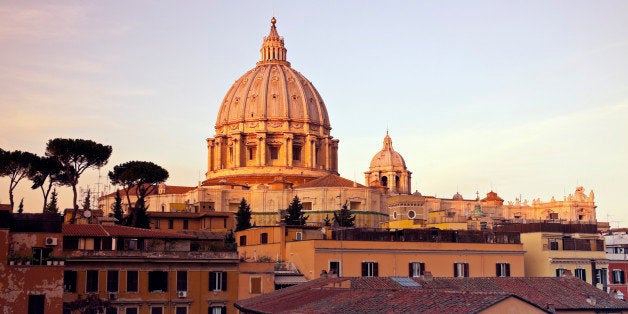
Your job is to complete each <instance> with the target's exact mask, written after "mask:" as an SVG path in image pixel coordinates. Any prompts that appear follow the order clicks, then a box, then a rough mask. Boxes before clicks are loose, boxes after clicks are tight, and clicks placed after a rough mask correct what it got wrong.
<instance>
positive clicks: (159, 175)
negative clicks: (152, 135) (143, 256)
mask: <svg viewBox="0 0 628 314" xmlns="http://www.w3.org/2000/svg"><path fill="white" fill-rule="evenodd" d="M108 176H109V180H111V183H112V184H113V185H120V186H122V187H123V188H124V190H125V191H126V197H127V202H128V205H129V213H128V215H127V218H126V222H125V225H129V226H134V227H139V228H150V221H149V218H148V216H147V215H146V210H147V207H146V205H145V204H146V202H145V198H146V196H148V195H150V194H151V193H153V192H155V191H157V184H159V183H162V182H164V181H166V179H168V176H169V175H168V171H167V170H166V169H164V168H162V167H160V166H158V165H156V164H154V163H152V162H150V161H128V162H125V163H123V164H119V165H116V166H114V167H113V170H111V171H109V174H108ZM132 189H134V190H135V196H136V197H137V201H136V202H135V205H134V206H133V205H132V204H131V196H130V195H131V190H132ZM138 220H139V221H138Z"/></svg>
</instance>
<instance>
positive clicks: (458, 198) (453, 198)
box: [451, 192, 463, 201]
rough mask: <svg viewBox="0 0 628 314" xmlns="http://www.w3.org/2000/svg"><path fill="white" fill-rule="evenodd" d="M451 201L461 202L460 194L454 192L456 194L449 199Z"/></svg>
mask: <svg viewBox="0 0 628 314" xmlns="http://www.w3.org/2000/svg"><path fill="white" fill-rule="evenodd" d="M451 199H452V200H457V201H458V200H462V199H463V198H462V194H460V193H458V192H456V194H454V196H453V197H452V198H451Z"/></svg>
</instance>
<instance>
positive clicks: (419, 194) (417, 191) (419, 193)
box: [412, 190, 423, 196]
mask: <svg viewBox="0 0 628 314" xmlns="http://www.w3.org/2000/svg"><path fill="white" fill-rule="evenodd" d="M412 195H414V196H423V195H421V192H419V190H416V191H414V193H412Z"/></svg>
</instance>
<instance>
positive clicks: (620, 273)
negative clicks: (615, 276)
mask: <svg viewBox="0 0 628 314" xmlns="http://www.w3.org/2000/svg"><path fill="white" fill-rule="evenodd" d="M624 282H625V279H624V271H623V270H620V271H619V283H624Z"/></svg>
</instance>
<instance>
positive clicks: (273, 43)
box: [257, 17, 290, 66]
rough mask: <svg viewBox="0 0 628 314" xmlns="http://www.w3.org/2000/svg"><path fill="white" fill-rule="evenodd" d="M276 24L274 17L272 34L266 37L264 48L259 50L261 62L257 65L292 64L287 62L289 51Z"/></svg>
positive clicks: (271, 27)
mask: <svg viewBox="0 0 628 314" xmlns="http://www.w3.org/2000/svg"><path fill="white" fill-rule="evenodd" d="M276 23H277V19H276V18H275V17H273V18H272V19H271V20H270V24H271V26H270V33H269V34H268V36H266V37H264V42H263V43H262V48H261V49H260V50H259V51H260V56H261V60H260V61H259V62H257V65H262V64H269V63H275V64H285V65H288V66H289V65H290V62H288V61H286V52H287V50H286V47H285V46H284V43H283V37H281V36H279V33H278V32H277V26H275V24H276Z"/></svg>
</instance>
